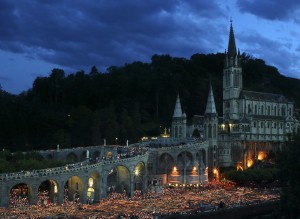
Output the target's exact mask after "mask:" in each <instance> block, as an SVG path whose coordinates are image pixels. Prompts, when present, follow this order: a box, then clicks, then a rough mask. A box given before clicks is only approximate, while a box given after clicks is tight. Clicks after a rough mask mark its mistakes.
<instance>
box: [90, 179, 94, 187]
mask: <svg viewBox="0 0 300 219" xmlns="http://www.w3.org/2000/svg"><path fill="white" fill-rule="evenodd" d="M93 184H94V179H93V178H89V187H93Z"/></svg>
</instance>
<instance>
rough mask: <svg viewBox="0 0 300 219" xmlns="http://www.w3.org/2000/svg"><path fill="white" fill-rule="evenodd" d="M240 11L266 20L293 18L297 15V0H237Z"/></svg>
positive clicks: (298, 7) (298, 4)
mask: <svg viewBox="0 0 300 219" xmlns="http://www.w3.org/2000/svg"><path fill="white" fill-rule="evenodd" d="M237 6H238V8H239V10H240V11H241V12H248V13H250V14H253V15H255V16H258V17H262V18H265V19H268V20H290V19H291V20H295V21H296V19H297V16H296V15H297V14H298V15H299V9H300V1H299V0H285V1H283V0H237Z"/></svg>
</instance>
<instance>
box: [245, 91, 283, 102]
mask: <svg viewBox="0 0 300 219" xmlns="http://www.w3.org/2000/svg"><path fill="white" fill-rule="evenodd" d="M239 98H240V99H247V100H260V101H270V102H283V103H287V102H288V100H287V99H286V98H285V96H283V95H282V94H273V93H263V92H255V91H247V90H242V91H241V93H240V97H239Z"/></svg>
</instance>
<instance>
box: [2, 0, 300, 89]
mask: <svg viewBox="0 0 300 219" xmlns="http://www.w3.org/2000/svg"><path fill="white" fill-rule="evenodd" d="M230 17H232V19H233V28H234V32H235V38H236V44H237V47H238V48H239V49H240V51H241V52H246V53H249V54H251V55H253V56H254V57H256V58H261V59H264V60H265V61H266V63H267V64H269V65H273V66H275V67H277V68H278V69H279V71H280V72H281V74H283V75H286V76H290V77H295V78H300V1H299V0H285V1H283V0H263V1H262V0H149V1H146V0H84V1H83V0H63V1H62V0H0V30H1V31H0V84H1V86H2V89H3V90H5V91H7V92H10V93H14V94H19V93H20V92H22V91H25V90H27V89H29V88H31V87H32V82H33V80H34V79H35V78H36V77H37V76H47V75H49V73H50V72H51V70H52V69H53V68H60V69H63V70H64V71H65V72H66V73H75V72H76V71H79V70H84V71H85V72H87V73H89V71H90V69H91V67H92V66H93V65H95V66H96V67H97V68H98V70H99V71H101V72H105V71H106V68H107V67H109V66H112V65H115V66H122V65H124V64H125V63H131V62H133V61H142V62H150V60H151V56H152V55H154V54H170V55H171V56H173V57H185V58H188V59H189V58H190V57H191V56H192V55H193V54H195V53H204V54H207V53H217V52H224V50H225V49H226V48H227V43H228V36H229V27H230V22H229V21H230ZM220 74H221V72H220Z"/></svg>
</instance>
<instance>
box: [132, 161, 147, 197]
mask: <svg viewBox="0 0 300 219" xmlns="http://www.w3.org/2000/svg"><path fill="white" fill-rule="evenodd" d="M144 177H146V176H145V164H144V163H143V162H139V163H138V164H137V165H136V166H135V168H134V190H140V191H143V186H144Z"/></svg>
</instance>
